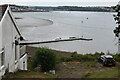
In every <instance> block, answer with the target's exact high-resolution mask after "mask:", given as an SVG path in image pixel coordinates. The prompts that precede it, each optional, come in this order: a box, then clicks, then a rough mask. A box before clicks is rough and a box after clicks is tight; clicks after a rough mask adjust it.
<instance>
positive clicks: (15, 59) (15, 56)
mask: <svg viewBox="0 0 120 80" xmlns="http://www.w3.org/2000/svg"><path fill="white" fill-rule="evenodd" d="M15 60H17V45H15Z"/></svg>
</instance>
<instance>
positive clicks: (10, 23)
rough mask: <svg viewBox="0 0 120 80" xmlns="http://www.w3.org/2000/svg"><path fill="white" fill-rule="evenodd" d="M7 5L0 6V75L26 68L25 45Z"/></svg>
mask: <svg viewBox="0 0 120 80" xmlns="http://www.w3.org/2000/svg"><path fill="white" fill-rule="evenodd" d="M23 40H24V39H23V37H22V35H21V32H20V31H19V29H18V26H17V24H16V22H15V19H14V17H13V15H12V12H11V10H10V8H9V5H1V6H0V77H1V76H3V75H4V74H5V71H6V70H8V71H9V72H15V71H17V70H18V69H20V70H27V54H26V52H25V51H26V46H24V45H22V46H21V45H19V42H20V41H23Z"/></svg>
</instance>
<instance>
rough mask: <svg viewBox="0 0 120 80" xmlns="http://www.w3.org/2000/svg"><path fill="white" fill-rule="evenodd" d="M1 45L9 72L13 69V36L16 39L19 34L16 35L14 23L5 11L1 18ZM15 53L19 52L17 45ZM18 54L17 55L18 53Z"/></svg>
mask: <svg viewBox="0 0 120 80" xmlns="http://www.w3.org/2000/svg"><path fill="white" fill-rule="evenodd" d="M2 31H3V32H2V34H3V39H2V43H3V44H2V47H3V48H5V66H7V67H9V71H10V72H14V71H15V64H17V63H15V44H14V42H15V37H16V39H18V38H19V37H20V36H19V35H18V33H17V31H16V29H15V27H14V24H13V22H12V20H11V18H10V16H9V14H8V12H6V13H5V16H4V17H3V20H2ZM17 48H18V52H17V54H19V46H18V47H17ZM18 56H19V55H18Z"/></svg>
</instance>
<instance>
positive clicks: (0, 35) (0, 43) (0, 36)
mask: <svg viewBox="0 0 120 80" xmlns="http://www.w3.org/2000/svg"><path fill="white" fill-rule="evenodd" d="M0 50H2V26H1V23H0Z"/></svg>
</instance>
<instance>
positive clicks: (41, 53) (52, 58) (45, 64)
mask: <svg viewBox="0 0 120 80" xmlns="http://www.w3.org/2000/svg"><path fill="white" fill-rule="evenodd" d="M38 65H40V66H41V70H42V71H45V72H46V71H49V70H52V69H54V67H55V65H56V53H55V51H54V50H51V49H48V48H38V49H37V50H36V53H35V56H34V57H33V58H32V61H31V67H32V68H35V67H37V66H38Z"/></svg>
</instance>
